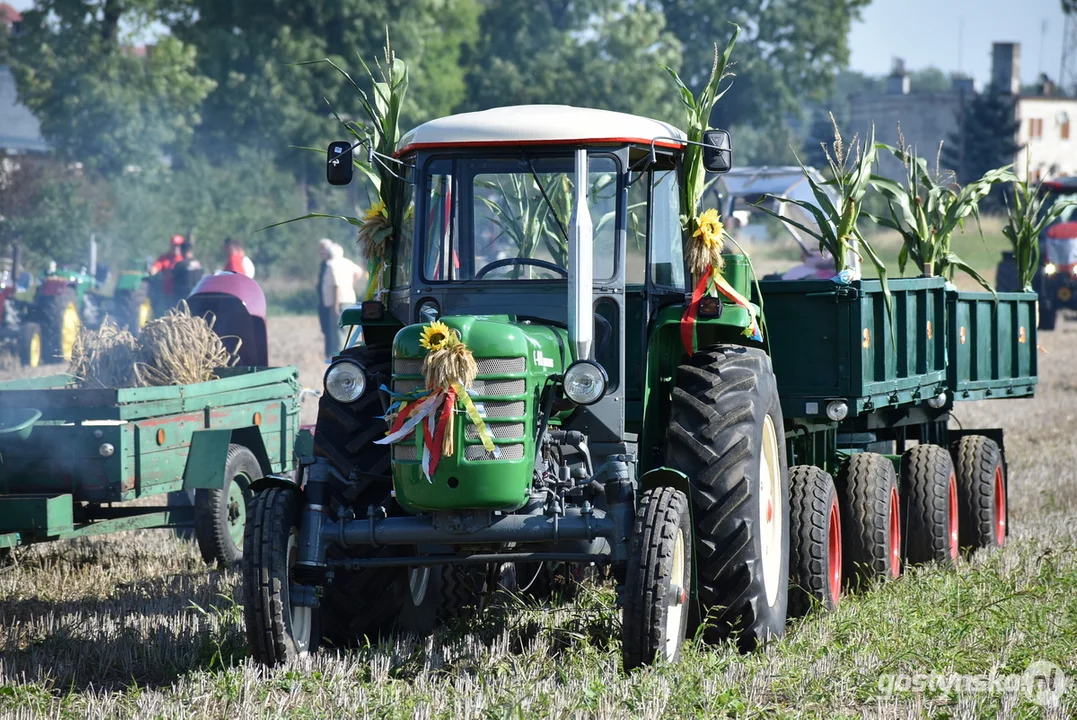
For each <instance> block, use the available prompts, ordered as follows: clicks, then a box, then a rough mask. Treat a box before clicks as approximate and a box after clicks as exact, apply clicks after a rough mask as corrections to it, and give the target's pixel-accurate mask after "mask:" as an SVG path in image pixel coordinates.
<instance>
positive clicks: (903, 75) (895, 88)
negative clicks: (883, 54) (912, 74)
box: [886, 58, 909, 95]
mask: <svg viewBox="0 0 1077 720" xmlns="http://www.w3.org/2000/svg"><path fill="white" fill-rule="evenodd" d="M886 94H887V95H908V94H909V74H908V73H907V72H905V61H904V60H903V59H902V58H894V61H893V64H892V65H891V70H890V76H889V77H887V78H886Z"/></svg>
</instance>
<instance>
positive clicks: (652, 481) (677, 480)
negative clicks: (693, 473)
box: [639, 467, 692, 500]
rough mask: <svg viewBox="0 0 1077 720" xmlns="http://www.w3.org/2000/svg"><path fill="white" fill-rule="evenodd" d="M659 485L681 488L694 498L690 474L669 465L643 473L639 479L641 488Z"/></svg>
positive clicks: (686, 494) (646, 488)
mask: <svg viewBox="0 0 1077 720" xmlns="http://www.w3.org/2000/svg"><path fill="white" fill-rule="evenodd" d="M657 487H671V488H674V489H675V490H680V491H681V492H682V493H684V496H685V497H687V498H688V499H689V500H690V499H691V498H692V483H691V482H690V481H689V480H688V476H687V475H685V474H684V473H682V472H681V471H680V470H674V469H673V468H668V467H657V468H654V469H653V470H648V471H647V472H645V473H643V476H642V477H640V479H639V489H640V491H643V490H650V489H651V488H657Z"/></svg>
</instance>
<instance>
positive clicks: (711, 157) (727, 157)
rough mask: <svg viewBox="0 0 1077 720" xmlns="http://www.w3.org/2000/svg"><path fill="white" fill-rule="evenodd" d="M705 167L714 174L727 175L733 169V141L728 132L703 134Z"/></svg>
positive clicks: (710, 131)
mask: <svg viewBox="0 0 1077 720" xmlns="http://www.w3.org/2000/svg"><path fill="white" fill-rule="evenodd" d="M703 167H704V168H706V169H707V170H708V171H709V172H712V173H727V172H729V169H730V168H731V167H733V140H732V139H731V138H730V137H729V131H728V130H708V131H707V132H705V133H703Z"/></svg>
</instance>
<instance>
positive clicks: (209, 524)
mask: <svg viewBox="0 0 1077 720" xmlns="http://www.w3.org/2000/svg"><path fill="white" fill-rule="evenodd" d="M263 474H264V473H263V472H262V467H261V465H259V464H258V458H256V457H255V456H254V453H252V452H251V451H250V450H248V449H247V448H245V447H243V446H242V445H229V446H228V457H227V459H226V460H225V462H224V487H222V488H221V489H219V490H206V489H199V490H198V491H197V492H196V493H195V500H194V503H195V511H194V536H195V539H197V540H198V549H199V551H200V552H201V553H202V559H203V560H205V561H206V562H207V563H209V564H212V563H214V562H216V563H217V564H218V565H220V566H221V567H228V566H229V565H234V564H235V563H237V562H239V561H240V560H242V559H243V528H244V526H245V525H246V524H247V506H248V504H249V503H250V499H251V489H250V488H251V484H252V483H253V482H254V481H255V480H258V479H259V478H261V477H262V475H263Z"/></svg>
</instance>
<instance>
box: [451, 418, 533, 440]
mask: <svg viewBox="0 0 1077 720" xmlns="http://www.w3.org/2000/svg"><path fill="white" fill-rule="evenodd" d="M486 427H487V429H489V431H490V434H491V435H492V436H493V437H494V439H495V440H515V439H517V438H519V439H523V436H524V424H523V423H522V422H513V423H498V422H490V423H486ZM465 437H466V438H467V439H468V440H478V439H479V431H478V429H477V428H476V427H475V426H474V425H472V424H471V423H468V424H467V431H466V432H465Z"/></svg>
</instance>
